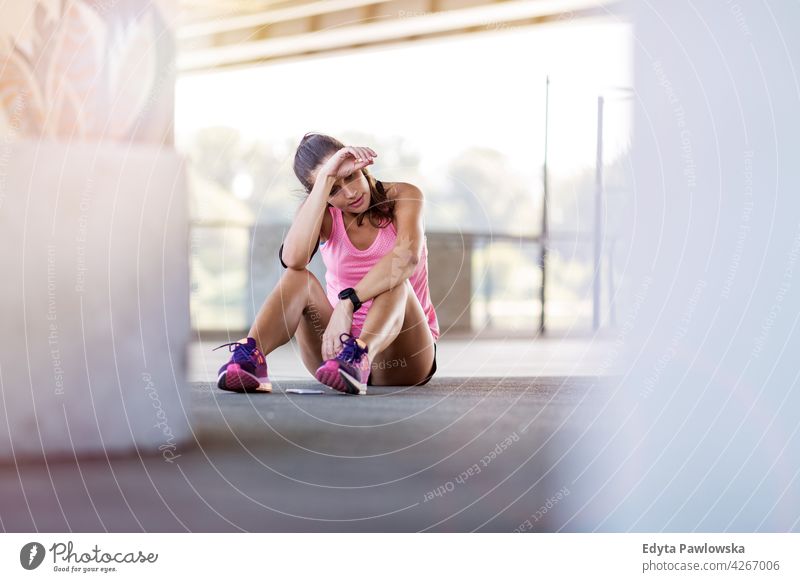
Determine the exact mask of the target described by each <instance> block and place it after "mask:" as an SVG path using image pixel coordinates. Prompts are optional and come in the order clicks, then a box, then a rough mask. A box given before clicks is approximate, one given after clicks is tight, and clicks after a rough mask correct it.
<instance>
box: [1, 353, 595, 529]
mask: <svg viewBox="0 0 800 582" xmlns="http://www.w3.org/2000/svg"><path fill="white" fill-rule="evenodd" d="M530 344H531V342H518V343H515V344H513V345H511V347H509V345H505V347H504V345H503V342H502V341H501V342H483V343H481V342H478V343H474V342H473V343H469V342H450V341H442V342H441V344H440V346H441V347H440V358H439V373H438V374H437V375H436V376H435V377H434V379H433V380H432V381H431V382H430V383H429V384H428V385H426V386H424V387H418V388H391V387H371V388H370V394H369V395H367V396H362V397H356V396H347V395H343V394H339V393H336V392H333V391H327V392H325V393H324V394H322V395H296V394H288V393H286V389H287V388H296V387H313V386H315V385H316V386H319V385H317V384H316V383H315V382H313V380H311V379H310V377H308V376H306V377H305V378H303V375H304V370H303V369H302V368H297V367H295V368H291V360H292V356H293V354H292V352H291V348H292V346H291V345H289V346H285V347H284V348H285V349H284V352H283V353H282V354H278V353H277V352H276V354H274V355H272V357H271V358H270V362H271V370H273V381H274V386H275V392H274V393H273V394H268V395H267V394H257V395H245V394H235V393H228V392H223V391H220V390H218V389H216V387H215V386H214V385H213V383H212V382H209V381H208V380H209V374H208V369H211V368H213V370H214V371H216V368H217V367H218V365H219V364H218V360H219V359H220V358H219V357H217V355H218V354H222V353H223V350H220V351H218V352H214V356H213V357H210V356H206V357H205V358H201V357H199V356H198V355H199V354H203V353H204V352H205V351H206V349H207V347H208V346H205V345H198V346H196V348H195V351H194V352H193V354H194V355H193V358H192V362H193V363H192V367H191V370H192V376H193V379H194V380H195V381H194V382H193V383H192V384H190V385H189V386H187V392H188V393H189V394H190V396H191V399H192V402H193V406H194V412H195V415H194V420H193V429H194V433H195V439H196V440H195V442H194V443H192V444H191V445H189V444H187V445H184V446H183V447H182V448H180V449H179V450H178V453H179V454H180V457H178V458H177V459H176V460H175V461H174V462H173V463H168V462H165V461H164V460H163V459H162V458H161V457H160V456H154V457H146V458H139V457H132V458H131V457H128V458H116V459H106V458H105V457H103V458H100V459H90V460H81V461H80V462H79V463H78V462H76V461H74V460H72V461H60V462H55V463H52V462H51V463H49V464H48V465H47V466H45V465H43V464H41V463H38V464H37V463H30V464H23V465H20V466H19V467H15V466H13V465H11V466H4V467H2V469H1V470H0V521H1V522H2V523H1V525H2V528H3V529H4V530H5V531H35V530H39V531H54V532H55V531H70V530H71V531H105V530H107V531H186V530H189V531H420V530H430V531H472V530H480V531H512V530H514V529H517V528H520V527H523V529H527V530H532V531H555V530H558V529H561V528H563V530H564V531H572V529H573V528H575V527H577V526H576V523H577V522H574V521H569V518H570V517H571V516H573V515H574V514H575V512H576V511H578V510H579V509H580V508H581V506H582V495H581V494H579V491H581V490H584V491H586V490H591V484H589V483H581V482H580V479H579V477H578V474H579V469H580V461H579V460H578V459H577V457H576V456H575V455H576V453H575V450H576V449H577V448H579V447H577V446H576V445H579V444H580V443H582V442H591V441H592V439H594V438H595V435H596V434H599V432H597V431H600V430H601V429H602V428H603V427H601V426H599V425H598V424H597V423H589V422H587V419H588V418H590V415H592V414H593V411H596V409H597V406H598V404H599V402H600V400H601V399H602V398H603V396H604V393H605V392H606V391H607V389H608V388H607V386H605V385H604V384H605V383H603V382H600V381H598V379H597V378H595V377H594V376H592V375H591V372H592V371H593V370H594V371H597V370H598V369H600V368H601V367H602V354H598V353H597V352H598V350H599V347H598V346H597V345H594V346H588V347H587V345H585V344H584V345H583V346H581V345H579V343H573V344H571V345H569V346H568V347H564V345H561V347H560V348H559V346H558V345H556V344H553V345H549V346H547V345H543V344H536V343H535V342H534V345H530ZM587 349H588V351H587ZM524 354H530V355H529V356H527V357H530V358H531V359H525V358H526V356H525V355H524ZM542 354H547V357H544V356H542ZM576 354H578V355H580V354H584V356H585V357H584V359H583V360H579V359H578V358H577V356H576ZM586 354H588V355H586ZM537 358H542V359H540V360H539V361H537ZM540 369H544V370H549V371H560V372H562V374H561V375H558V374H556V375H549V376H545V375H541V374H532V373H531V372H532V371H534V370H540ZM465 370H472V371H473V373H470V374H459V373H458V372H461V371H465ZM498 370H503V371H505V372H509V373H505V374H497V371H498ZM568 371H569V372H572V373H570V374H569V375H566V372H568ZM492 372H494V373H495V375H490V374H491V373H492ZM512 374H513V376H512ZM211 376H213V372H212V374H211ZM293 376H299V377H300V378H301V379H298V378H296V377H293ZM576 481H577V482H576ZM565 488H567V490H568V491H570V494H569V495H563V494H562V495H561V496H560V497H559V498H558V499H557V500H556V502H555V504H554V503H553V502H552V500H553V499H554V496H556V497H558V492H559V491H564V490H565ZM434 492H437V493H434ZM548 500H550V503H549V505H550V506H551V507H550V508H549V511H548V510H545V513H544V514H542V512H541V508H543V507H545V505H546V504H548ZM553 505H555V506H556V507H552V506H553ZM537 512H538V513H537ZM533 516H536V518H535V519H534V518H533ZM526 520H527V524H528V525H523V524H526Z"/></svg>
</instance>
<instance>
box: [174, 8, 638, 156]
mask: <svg viewBox="0 0 800 582" xmlns="http://www.w3.org/2000/svg"><path fill="white" fill-rule="evenodd" d="M632 39H633V36H632V32H631V27H630V25H629V24H627V23H619V22H616V21H614V20H609V19H604V20H586V21H582V22H581V23H578V24H572V23H569V24H551V25H540V26H537V27H524V28H517V29H504V30H500V31H497V32H487V33H482V34H472V35H467V36H460V37H456V38H448V39H443V40H434V41H426V42H417V43H414V44H406V45H397V46H392V47H380V48H370V49H367V50H364V51H361V52H354V53H350V54H347V55H338V56H326V57H318V58H313V59H306V60H298V61H293V62H284V63H278V64H273V65H266V66H259V67H251V68H246V69H239V70H234V71H228V72H217V73H210V74H195V75H184V76H182V77H181V78H180V79H179V80H178V85H177V96H176V99H177V107H176V134H177V141H178V145H179V147H181V145H182V144H185V143H186V141H187V140H188V139H191V135H192V134H193V133H194V132H195V131H196V130H198V129H201V128H203V127H208V126H215V125H223V126H230V127H235V128H238V129H239V130H240V131H241V132H242V133H243V134H244V135H245V136H248V137H251V138H253V139H260V140H264V141H267V142H269V141H271V138H270V136H276V137H277V141H278V142H283V141H284V139H285V138H287V137H289V138H291V139H292V140H293V141H295V142H299V140H300V138H301V137H302V136H303V134H304V133H306V132H307V131H322V132H325V133H330V134H332V135H334V136H335V135H336V134H337V133H340V132H341V131H342V130H353V131H363V132H367V133H372V134H377V135H400V136H402V137H403V138H405V139H406V140H408V141H409V142H410V143H411V144H412V145H413V146H414V147H416V148H417V149H419V151H420V152H421V153H422V154H423V158H424V162H423V163H425V164H431V165H432V166H436V165H438V164H440V163H441V162H443V161H445V160H448V159H450V158H452V157H453V156H454V155H455V154H456V153H457V152H459V151H460V150H462V149H464V147H466V146H469V145H478V146H485V147H491V148H495V149H497V150H500V151H502V152H503V153H504V154H506V155H507V156H508V157H509V159H510V160H511V163H512V164H513V165H514V166H517V167H518V168H519V169H521V170H525V169H530V168H533V167H536V168H538V167H540V165H541V160H542V156H543V145H544V135H543V130H544V94H545V93H544V88H545V78H546V75H548V74H549V75H550V79H551V85H550V87H551V93H550V111H551V116H550V162H551V164H552V167H554V169H562V170H571V169H574V168H578V167H582V166H591V165H593V163H594V159H595V135H596V115H597V96H598V94H599V93H601V92H602V93H606V94H608V95H619V93H615V92H614V91H613V90H611V91H609V88H611V87H620V86H623V87H630V86H631V85H632V68H633V64H632V49H633V46H632V42H633V40H632ZM630 103H631V102H630V101H628V102H627V105H628V106H630ZM623 113H624V107H623V105H622V102H620V101H613V100H612V101H610V102H609V106H608V108H607V115H606V122H607V124H606V140H605V148H606V152H605V153H606V159H607V160H608V159H611V158H612V157H614V154H615V152H619V150H620V149H621V148H622V147H624V144H625V143H626V141H627V139H628V136H629V133H630V127H629V119H628V116H627V115H624V114H623ZM363 145H369V144H363ZM282 153H284V154H285V155H289V152H282ZM378 153H379V154H380V152H378Z"/></svg>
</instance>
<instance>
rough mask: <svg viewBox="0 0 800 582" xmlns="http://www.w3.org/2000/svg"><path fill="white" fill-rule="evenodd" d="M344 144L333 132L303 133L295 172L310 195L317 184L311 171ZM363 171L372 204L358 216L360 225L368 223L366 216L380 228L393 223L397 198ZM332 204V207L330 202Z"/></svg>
mask: <svg viewBox="0 0 800 582" xmlns="http://www.w3.org/2000/svg"><path fill="white" fill-rule="evenodd" d="M343 147H345V145H344V144H343V143H342V142H340V141H339V140H338V139H336V138H333V137H331V136H329V135H324V134H321V133H313V132H311V133H307V134H305V135H304V136H303V139H302V140H300V145H298V146H297V151H296V152H295V154H294V174H295V176H297V179H298V180H300V183H301V184H302V185H303V188H304V190H305V194H306V196H308V195H309V194H310V193H311V189H312V188H313V187H314V183H313V182H312V181H311V172H313V171H314V170H315V169H316V167H317V166H319V165H320V163H322V162H324V161H325V160H327V159H328V158H329V157H330V156H332V155H333V154H335V153H336V152H338V151H339V150H340V149H342V148H343ZM361 172H362V173H363V174H364V177H365V178H366V179H367V183H368V184H369V192H370V205H369V208H367V209H366V210H365V211H364V212H362V213H361V214H359V215H358V219H357V222H358V226H361V224H362V223H363V222H364V217H365V216H367V217H369V221H370V223H371V224H372V226H374V227H376V228H384V227H386V226H389V223H391V222H392V219H393V218H394V201H393V200H389V197H388V196H387V195H386V190H385V189H384V187H383V183H381V181H380V180H377V179H376V178H375V177H374V176H372V175H371V174H370V173H369V171H368V170H367V169H366V168H362V169H361ZM328 206H331V203H330V202H329V203H328Z"/></svg>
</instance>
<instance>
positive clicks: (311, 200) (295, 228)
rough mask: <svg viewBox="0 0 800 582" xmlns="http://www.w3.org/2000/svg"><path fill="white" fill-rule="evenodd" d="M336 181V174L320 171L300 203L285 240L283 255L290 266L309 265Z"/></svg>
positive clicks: (299, 268) (284, 260)
mask: <svg viewBox="0 0 800 582" xmlns="http://www.w3.org/2000/svg"><path fill="white" fill-rule="evenodd" d="M335 182H336V178H335V177H334V176H330V175H327V174H324V173H323V172H320V175H319V176H317V180H316V181H315V182H314V187H313V188H311V192H310V193H309V195H308V197H307V198H306V199H305V200H304V201H303V203H302V204H301V205H300V209H299V210H298V211H297V215H296V216H295V218H294V220H293V221H292V224H291V226H290V227H289V232H287V233H286V239H285V240H284V241H283V253H282V257H283V262H284V263H285V264H286V266H287V267H288V268H290V269H295V270H298V271H299V270H303V269H305V268H306V265H308V258H309V257H310V256H311V251H313V250H314V246H315V245H316V244H317V237H318V236H319V233H320V230H321V229H322V221H323V219H324V218H325V209H326V208H327V206H328V196H329V195H330V192H331V188H333V184H334V183H335Z"/></svg>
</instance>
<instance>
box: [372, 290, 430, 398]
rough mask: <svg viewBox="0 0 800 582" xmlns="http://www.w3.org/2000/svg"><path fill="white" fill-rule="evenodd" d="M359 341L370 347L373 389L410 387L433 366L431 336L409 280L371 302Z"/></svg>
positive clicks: (422, 377) (420, 379)
mask: <svg viewBox="0 0 800 582" xmlns="http://www.w3.org/2000/svg"><path fill="white" fill-rule="evenodd" d="M359 339H360V340H361V341H363V342H364V343H366V344H367V345H368V346H369V355H370V359H371V366H372V384H373V385H375V386H413V385H415V384H418V383H419V382H422V381H423V380H424V379H425V377H426V376H427V375H428V373H429V372H430V370H431V366H433V358H434V350H433V343H434V339H433V334H431V330H430V327H429V326H428V320H427V318H426V317H425V311H424V310H423V309H422V305H421V304H420V302H419V299H418V298H417V295H416V294H415V293H414V289H413V288H412V287H411V283H410V281H408V280H406V281H404V283H403V285H398V286H396V287H394V288H393V289H390V290H388V291H384V292H383V293H381V294H380V295H378V296H377V297H375V298H374V299H373V301H372V305H371V306H370V308H369V312H368V313H367V317H366V318H365V319H364V325H363V327H362V329H361V335H360V337H359Z"/></svg>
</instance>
